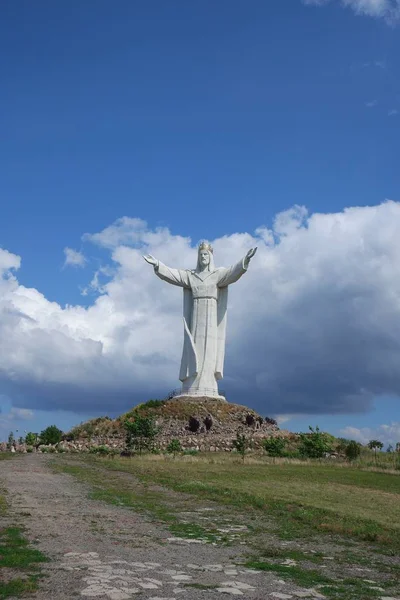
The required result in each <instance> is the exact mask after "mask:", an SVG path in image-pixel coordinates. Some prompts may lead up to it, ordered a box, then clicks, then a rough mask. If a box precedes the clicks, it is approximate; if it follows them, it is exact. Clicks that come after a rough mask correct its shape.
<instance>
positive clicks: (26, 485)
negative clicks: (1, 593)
mask: <svg viewBox="0 0 400 600" xmlns="http://www.w3.org/2000/svg"><path fill="white" fill-rule="evenodd" d="M47 462H48V458H47V457H46V456H43V455H39V454H26V455H23V456H22V457H20V458H17V459H15V460H10V461H3V462H2V464H1V473H0V479H1V481H2V484H3V485H4V487H5V488H6V489H7V490H8V501H9V503H10V511H9V517H8V518H11V519H12V520H13V521H14V522H16V523H18V524H21V525H22V526H24V527H25V528H26V535H27V536H28V538H29V539H30V540H31V541H32V542H35V543H36V544H37V546H36V547H37V548H38V549H39V550H41V551H42V552H43V553H44V554H46V555H47V556H48V557H49V558H50V559H51V561H50V562H49V563H48V564H47V565H45V566H44V567H43V569H44V570H45V572H46V575H47V577H45V578H44V579H43V580H42V582H41V584H40V590H39V592H38V593H37V594H36V595H35V596H34V597H32V596H30V598H35V600H45V599H50V598H51V599H52V600H64V599H65V600H66V599H71V598H75V597H80V596H82V597H83V598H86V597H88V598H98V599H99V600H102V599H109V600H128V599H129V598H135V597H138V598H140V599H142V598H143V599H149V600H172V599H178V600H179V598H182V599H188V600H191V599H193V600H194V599H196V600H201V599H210V598H224V597H229V596H242V597H244V598H251V599H254V600H261V599H263V600H264V599H267V598H271V599H272V598H275V599H279V598H280V599H282V600H286V599H287V600H289V599H290V598H296V597H297V598H299V597H300V598H304V597H314V598H317V597H323V596H322V595H320V594H319V593H318V591H316V590H305V589H301V588H298V587H296V586H294V585H293V584H291V583H288V582H284V581H282V580H279V578H278V577H277V576H276V575H274V574H273V573H263V572H257V571H254V570H249V569H245V568H243V567H240V566H238V564H237V563H238V561H240V559H241V558H243V550H245V547H243V546H240V547H226V546H219V545H211V544H206V543H201V541H199V540H190V539H187V540H183V539H174V538H172V537H171V533H170V532H169V531H168V530H167V529H166V528H165V527H164V526H163V525H162V524H161V523H157V522H155V521H153V522H152V521H150V520H148V519H146V518H145V517H144V516H143V515H141V514H138V513H136V512H134V511H132V510H129V509H127V508H124V507H119V506H110V505H108V504H105V503H103V502H99V501H95V500H90V499H88V496H87V493H88V488H87V486H86V485H84V484H82V483H79V482H78V481H76V479H74V478H73V477H71V476H70V475H66V474H64V473H59V474H58V473H57V474H55V473H53V472H52V470H51V469H50V467H49V466H48V464H47ZM198 510H199V511H202V510H204V507H201V506H199V507H198Z"/></svg>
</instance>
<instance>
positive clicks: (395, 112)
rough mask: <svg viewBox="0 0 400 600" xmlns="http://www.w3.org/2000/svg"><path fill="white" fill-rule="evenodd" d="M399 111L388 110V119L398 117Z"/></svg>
mask: <svg viewBox="0 0 400 600" xmlns="http://www.w3.org/2000/svg"><path fill="white" fill-rule="evenodd" d="M398 114H399V111H398V110H397V109H396V108H392V109H391V110H389V112H388V116H389V117H394V116H395V115H398Z"/></svg>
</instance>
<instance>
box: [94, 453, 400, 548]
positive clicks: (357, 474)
mask: <svg viewBox="0 0 400 600" xmlns="http://www.w3.org/2000/svg"><path fill="white" fill-rule="evenodd" d="M106 464H107V468H110V469H116V470H123V471H128V472H131V473H133V474H135V475H137V476H138V477H140V478H141V479H142V481H146V482H157V483H161V484H163V485H166V486H167V487H170V488H172V489H174V490H177V491H181V492H188V493H191V494H195V495H197V496H201V497H203V498H208V499H212V500H217V501H219V502H224V503H228V504H233V505H235V506H237V507H240V508H244V509H247V508H249V507H252V508H253V509H256V510H261V511H263V512H264V513H266V514H268V515H269V516H271V517H273V518H274V520H275V523H276V526H277V531H278V532H279V535H280V536H281V537H282V538H284V539H292V538H294V537H299V536H300V537H304V536H307V537H309V536H310V535H314V534H316V533H328V534H339V535H344V536H349V537H353V538H356V539H361V540H364V541H367V542H374V543H376V544H378V545H381V546H386V547H387V548H392V549H393V551H399V550H400V476H399V475H395V474H390V473H377V472H373V471H360V470H359V469H356V468H354V469H352V468H342V467H335V466H331V465H329V466H326V465H321V464H314V465H310V464H305V465H304V464H285V463H280V464H275V465H273V464H246V463H245V464H244V465H242V464H240V462H239V461H238V460H237V459H236V461H234V460H232V458H231V457H227V458H226V459H225V458H221V459H218V458H214V459H211V460H210V459H209V460H206V459H205V458H197V457H196V458H192V457H190V459H189V460H187V459H185V458H176V459H175V460H173V461H172V460H165V459H163V458H162V457H161V458H159V457H151V456H143V457H142V458H133V459H128V460H126V459H125V460H122V459H116V460H114V461H113V463H112V464H110V461H107V463H106Z"/></svg>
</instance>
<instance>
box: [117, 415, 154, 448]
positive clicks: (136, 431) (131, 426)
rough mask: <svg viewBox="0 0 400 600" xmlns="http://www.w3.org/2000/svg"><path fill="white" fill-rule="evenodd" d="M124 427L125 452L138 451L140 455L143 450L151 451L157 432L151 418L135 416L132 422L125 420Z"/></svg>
mask: <svg viewBox="0 0 400 600" xmlns="http://www.w3.org/2000/svg"><path fill="white" fill-rule="evenodd" d="M124 427H125V430H126V447H127V450H138V451H139V454H141V453H142V451H143V450H152V449H153V447H154V439H155V437H156V435H157V433H158V431H159V430H158V428H157V427H156V426H155V423H154V419H153V418H152V417H142V416H140V415H136V416H135V419H134V421H129V420H128V419H127V420H125V421H124Z"/></svg>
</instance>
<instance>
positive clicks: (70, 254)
mask: <svg viewBox="0 0 400 600" xmlns="http://www.w3.org/2000/svg"><path fill="white" fill-rule="evenodd" d="M64 255H65V261H64V267H84V266H85V264H86V258H85V257H84V255H83V254H82V252H79V251H78V250H74V249H73V248H64Z"/></svg>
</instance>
